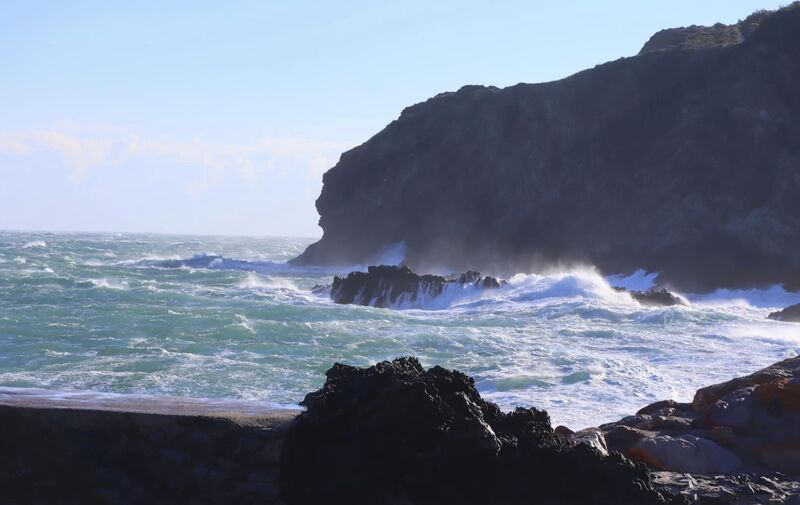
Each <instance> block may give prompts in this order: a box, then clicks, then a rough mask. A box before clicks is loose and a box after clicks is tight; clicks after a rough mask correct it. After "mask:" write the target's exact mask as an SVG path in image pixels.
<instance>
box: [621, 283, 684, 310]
mask: <svg viewBox="0 0 800 505" xmlns="http://www.w3.org/2000/svg"><path fill="white" fill-rule="evenodd" d="M614 289H615V290H616V291H620V292H623V293H628V294H629V295H631V298H633V299H634V300H636V301H637V302H639V303H640V304H642V305H647V306H652V307H670V306H672V305H683V304H684V301H683V300H682V299H681V298H680V297H679V296H677V295H675V294H673V293H670V292H669V291H667V290H666V289H665V288H661V289H648V290H647V291H636V290H628V289H626V288H621V287H615V288H614Z"/></svg>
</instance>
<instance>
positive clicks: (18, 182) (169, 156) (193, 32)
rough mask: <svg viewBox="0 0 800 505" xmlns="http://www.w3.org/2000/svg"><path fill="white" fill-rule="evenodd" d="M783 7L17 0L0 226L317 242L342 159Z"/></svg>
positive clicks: (2, 137)
mask: <svg viewBox="0 0 800 505" xmlns="http://www.w3.org/2000/svg"><path fill="white" fill-rule="evenodd" d="M783 3H786V2H785V1H783V2H774V1H769V0H764V1H745V0H703V1H702V2H697V1H696V0H695V1H689V0H679V1H672V2H655V1H634V0H619V1H608V2H599V1H580V0H562V1H497V2H486V1H480V2H472V1H462V2H453V1H439V2H430V1H403V2H391V3H389V2H380V1H374V0H373V1H365V2H347V1H340V2H306V1H281V2H270V1H258V2H256V1H254V2H200V1H195V2H148V1H139V2H122V1H110V0H103V1H97V2H91V1H76V2H61V1H55V0H54V1H51V2H40V1H36V0H24V1H12V0H2V1H0V68H2V72H0V103H2V107H0V177H2V182H1V183H0V229H25V230H81V231H151V232H165V233H223V234H245V235H284V236H307V237H313V236H319V235H320V234H321V230H320V229H319V228H318V227H317V224H316V223H317V219H318V216H317V213H316V210H315V209H314V200H315V199H316V197H317V195H318V194H319V190H320V188H321V184H322V174H323V173H324V171H325V170H327V169H328V168H330V167H331V166H333V164H334V163H335V162H336V160H337V159H338V156H339V154H340V153H341V152H342V151H344V150H346V149H349V148H351V147H354V146H356V145H358V144H360V143H362V142H364V141H365V140H367V139H368V138H369V137H370V136H372V135H373V134H375V133H376V132H378V131H379V130H380V129H381V128H383V127H384V126H385V125H386V124H387V123H389V122H390V121H392V120H393V119H395V118H396V117H397V116H398V115H399V113H400V111H401V110H402V109H403V108H404V107H406V106H408V105H410V104H413V103H416V102H419V101H422V100H425V99H426V98H428V97H430V96H433V95H435V94H436V93H439V92H442V91H451V90H456V89H458V88H459V87H461V86H462V85H465V84H487V85H488V84H493V85H497V86H508V85H511V84H516V83H518V82H541V81H550V80H554V79H559V78H562V77H565V76H567V75H570V74H572V73H574V72H576V71H579V70H582V69H585V68H589V67H592V66H594V65H596V64H599V63H602V62H605V61H609V60H613V59H616V58H619V57H623V56H631V55H634V54H636V53H637V52H638V51H639V49H640V48H641V46H642V44H644V42H645V41H646V40H647V39H648V38H649V37H650V35H652V34H653V33H654V32H656V31H657V30H659V29H661V28H667V27H673V26H686V25H690V24H706V25H707V24H713V23H714V22H717V21H721V22H725V23H731V22H735V21H737V20H738V19H740V18H744V17H745V16H747V15H748V14H749V13H750V12H752V11H754V10H757V9H760V8H768V9H773V8H776V7H778V6H779V5H780V4H783Z"/></svg>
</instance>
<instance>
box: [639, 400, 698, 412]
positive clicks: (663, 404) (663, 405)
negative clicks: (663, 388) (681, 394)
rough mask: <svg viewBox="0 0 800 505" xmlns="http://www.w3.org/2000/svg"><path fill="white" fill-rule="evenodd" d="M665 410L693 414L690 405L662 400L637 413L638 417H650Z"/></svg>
mask: <svg viewBox="0 0 800 505" xmlns="http://www.w3.org/2000/svg"><path fill="white" fill-rule="evenodd" d="M665 409H671V410H672V411H673V412H676V411H677V412H686V411H689V412H691V410H692V404H690V403H678V402H676V401H675V400H661V401H658V402H655V403H651V404H650V405H648V406H647V407H642V408H641V409H639V411H638V412H636V415H650V414H655V413H657V412H660V411H663V410H665Z"/></svg>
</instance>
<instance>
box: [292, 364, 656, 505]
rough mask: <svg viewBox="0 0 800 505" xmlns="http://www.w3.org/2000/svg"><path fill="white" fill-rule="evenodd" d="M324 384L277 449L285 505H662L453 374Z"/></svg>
mask: <svg viewBox="0 0 800 505" xmlns="http://www.w3.org/2000/svg"><path fill="white" fill-rule="evenodd" d="M326 375H327V380H326V382H325V385H324V386H323V387H322V389H320V390H319V391H317V392H314V393H310V394H309V395H307V396H306V398H305V400H304V401H303V404H304V405H305V406H306V407H307V411H306V412H304V413H303V414H301V415H300V416H299V417H298V419H297V421H296V422H295V423H294V424H293V426H292V427H291V428H290V430H289V432H288V433H287V436H286V439H285V441H284V445H283V450H282V461H281V479H282V491H283V495H284V499H285V501H286V502H287V503H288V504H289V505H293V504H311V503H314V504H317V503H353V504H362V503H363V504H366V503H397V504H411V503H413V504H433V503H437V504H438V503H459V504H489V503H491V504H506V503H508V504H512V503H514V504H516V503H544V504H556V503H559V504H573V503H574V504H578V503H580V504H585V503H596V504H612V503H613V504H634V503H635V504H640V503H641V504H648V503H654V504H655V503H661V502H663V500H664V496H661V495H660V494H659V493H658V492H657V491H656V490H655V489H654V488H653V487H652V486H651V485H650V483H649V480H648V474H647V472H646V471H644V468H643V467H641V466H635V465H634V464H633V463H631V462H630V461H629V460H627V459H625V458H624V457H622V456H620V455H618V454H615V455H610V456H603V454H602V451H600V450H598V449H597V448H595V447H592V446H590V445H587V444H583V443H579V444H574V443H570V442H568V441H567V440H565V439H564V438H562V437H560V436H558V435H556V434H555V433H554V432H553V429H552V428H551V426H550V420H549V417H548V415H547V413H546V412H543V411H539V410H537V409H517V410H515V411H514V412H511V413H503V412H501V411H500V409H499V408H498V407H497V406H496V405H494V404H492V403H489V402H486V401H484V400H483V399H481V397H480V395H479V394H478V392H477V390H476V389H475V385H474V381H473V380H472V379H471V378H469V377H467V376H466V375H464V374H461V373H459V372H456V371H449V370H445V369H443V368H440V367H434V368H431V369H429V370H425V369H423V368H422V366H421V365H420V364H419V362H418V361H417V360H416V359H414V358H400V359H396V360H394V361H392V362H382V363H378V364H377V365H375V366H372V367H369V368H356V367H351V366H347V365H340V364H336V365H334V367H333V368H331V369H330V370H329V371H328V372H327V374H326ZM562 431H563V430H562ZM579 437H581V438H585V439H586V440H591V439H593V438H594V439H595V440H598V439H599V437H597V432H591V433H590V432H586V433H584V434H583V435H579ZM577 482H580V485H576V483H577Z"/></svg>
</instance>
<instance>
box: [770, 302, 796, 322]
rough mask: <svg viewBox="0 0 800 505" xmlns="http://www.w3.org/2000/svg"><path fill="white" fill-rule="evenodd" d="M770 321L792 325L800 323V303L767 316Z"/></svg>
mask: <svg viewBox="0 0 800 505" xmlns="http://www.w3.org/2000/svg"><path fill="white" fill-rule="evenodd" d="M767 318H768V319H772V320H775V321H786V322H790V323H800V303H798V304H795V305H790V306H789V307H786V308H785V309H783V310H779V311H777V312H772V313H770V315H768V316H767Z"/></svg>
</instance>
